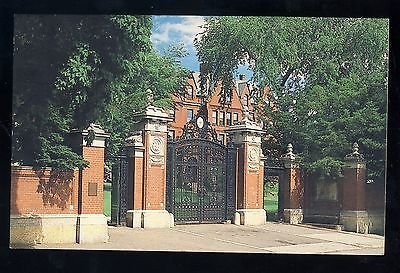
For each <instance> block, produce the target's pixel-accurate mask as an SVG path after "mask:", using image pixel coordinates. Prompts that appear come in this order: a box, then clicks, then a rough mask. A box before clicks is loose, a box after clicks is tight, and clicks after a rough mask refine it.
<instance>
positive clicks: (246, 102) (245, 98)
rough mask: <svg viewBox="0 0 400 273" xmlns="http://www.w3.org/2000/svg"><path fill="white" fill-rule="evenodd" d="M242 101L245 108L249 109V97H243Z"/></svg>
mask: <svg viewBox="0 0 400 273" xmlns="http://www.w3.org/2000/svg"><path fill="white" fill-rule="evenodd" d="M243 100H244V103H243V105H246V106H247V107H249V95H244V98H243Z"/></svg>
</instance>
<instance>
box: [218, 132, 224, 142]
mask: <svg viewBox="0 0 400 273" xmlns="http://www.w3.org/2000/svg"><path fill="white" fill-rule="evenodd" d="M218 140H219V141H220V142H221V143H222V144H225V135H224V134H219V135H218Z"/></svg>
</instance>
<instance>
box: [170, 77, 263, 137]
mask: <svg viewBox="0 0 400 273" xmlns="http://www.w3.org/2000/svg"><path fill="white" fill-rule="evenodd" d="M254 90H255V89H254V87H253V85H252V84H251V83H250V82H249V81H247V80H246V78H245V76H244V75H240V76H239V79H237V80H235V82H234V86H233V88H232V90H231V92H230V94H227V95H226V98H225V100H223V99H222V98H221V94H220V93H221V85H217V86H216V87H215V88H214V90H213V92H212V94H211V96H210V97H209V98H208V99H207V109H208V119H209V121H210V122H211V124H212V126H213V127H214V128H215V130H216V132H217V134H218V139H219V140H220V141H221V142H222V143H224V144H226V137H227V136H226V132H225V130H226V129H227V128H228V127H229V126H231V125H233V124H236V123H238V122H240V121H241V120H242V111H243V108H244V106H247V107H248V109H249V113H250V118H251V119H252V120H255V118H256V116H255V111H254V107H253V104H254V101H253V99H252V98H251V96H250V94H251V92H253V91H254ZM185 91H186V92H185V96H180V97H178V96H174V97H173V100H174V104H175V110H171V111H170V117H171V118H172V119H173V121H172V122H171V123H170V125H169V128H168V134H169V136H170V137H172V138H176V137H179V136H181V135H182V132H183V127H184V125H185V124H186V123H187V122H188V121H190V120H191V119H192V118H194V117H195V116H196V114H197V112H198V110H199V108H200V106H201V104H202V101H203V99H204V97H203V96H202V92H201V89H200V73H199V72H192V73H191V74H190V76H189V78H188V81H187V86H186V90H185ZM224 101H225V102H224Z"/></svg>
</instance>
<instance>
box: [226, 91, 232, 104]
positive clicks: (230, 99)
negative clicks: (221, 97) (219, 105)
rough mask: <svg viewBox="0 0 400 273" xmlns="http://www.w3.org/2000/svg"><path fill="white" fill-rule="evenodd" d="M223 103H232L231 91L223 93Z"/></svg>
mask: <svg viewBox="0 0 400 273" xmlns="http://www.w3.org/2000/svg"><path fill="white" fill-rule="evenodd" d="M225 102H232V90H228V91H226V93H225Z"/></svg>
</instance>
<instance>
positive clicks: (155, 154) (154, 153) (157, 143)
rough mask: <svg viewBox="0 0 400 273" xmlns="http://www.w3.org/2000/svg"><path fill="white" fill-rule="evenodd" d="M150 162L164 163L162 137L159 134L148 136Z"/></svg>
mask: <svg viewBox="0 0 400 273" xmlns="http://www.w3.org/2000/svg"><path fill="white" fill-rule="evenodd" d="M149 155H150V163H151V164H156V165H158V164H161V165H162V164H164V139H163V138H162V137H161V136H150V149H149Z"/></svg>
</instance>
